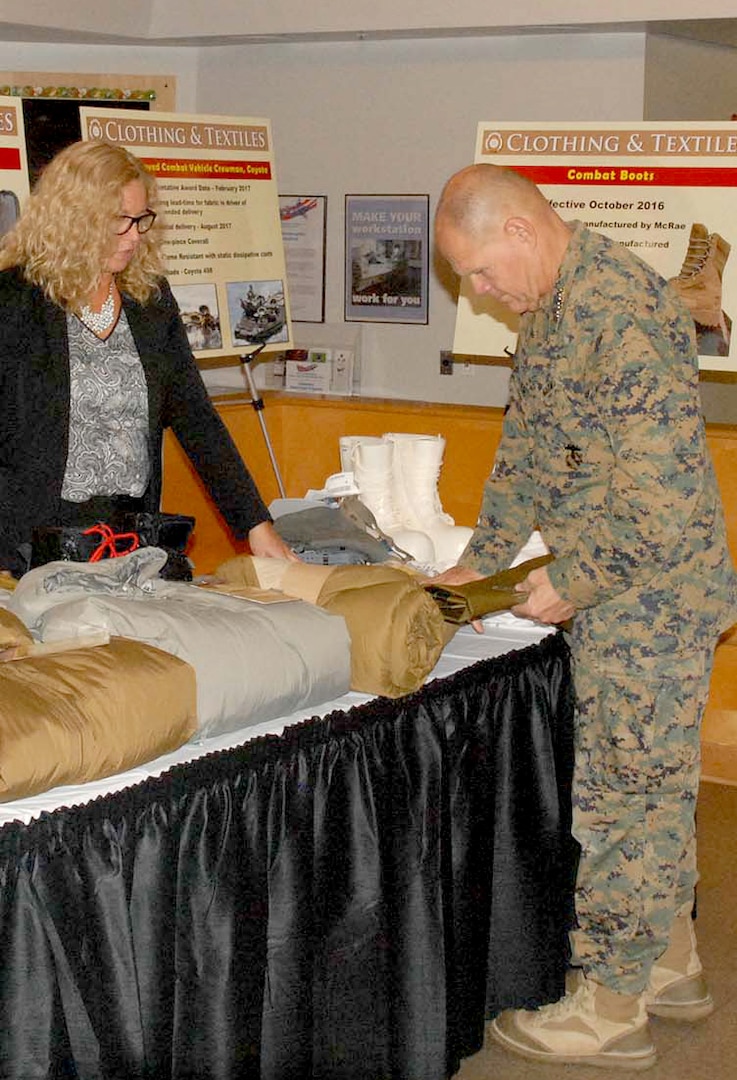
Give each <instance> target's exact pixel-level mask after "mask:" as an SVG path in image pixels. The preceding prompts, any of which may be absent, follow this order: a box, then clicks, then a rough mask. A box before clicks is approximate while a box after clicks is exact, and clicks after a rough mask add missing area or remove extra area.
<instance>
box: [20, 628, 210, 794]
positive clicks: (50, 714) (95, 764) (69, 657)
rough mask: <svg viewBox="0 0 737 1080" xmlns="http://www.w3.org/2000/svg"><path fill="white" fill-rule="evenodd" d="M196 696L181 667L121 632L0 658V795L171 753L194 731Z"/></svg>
mask: <svg viewBox="0 0 737 1080" xmlns="http://www.w3.org/2000/svg"><path fill="white" fill-rule="evenodd" d="M196 701H197V695H196V686H195V673H194V671H193V670H192V668H190V667H189V665H188V664H185V663H184V662H183V661H182V660H179V659H177V658H176V657H175V656H169V654H168V653H165V652H161V650H160V649H155V648H152V647H151V646H150V645H143V644H141V643H140V642H137V641H126V640H124V639H123V638H113V639H112V640H111V641H110V643H109V644H108V645H101V646H99V647H96V648H81V649H74V650H71V651H69V652H63V653H58V654H56V655H54V656H39V657H32V656H29V657H24V658H23V659H22V660H15V661H13V662H12V663H8V664H0V801H2V802H7V801H8V800H10V799H19V798H21V797H24V796H27V795H35V794H37V793H38V792H41V791H47V790H48V789H49V788H52V787H57V786H58V785H59V784H82V783H85V782H86V781H88V780H98V779H101V778H102V777H104V776H112V775H113V774H114V773H117V772H123V771H125V770H126V769H132V768H135V766H136V765H140V764H142V763H143V762H145V761H151V760H152V759H153V758H155V757H158V756H159V755H160V754H165V753H167V752H168V751H169V750H175V749H176V748H177V747H179V746H181V745H182V744H183V743H185V742H187V740H188V739H189V738H190V737H191V736H192V735H193V734H194V733H195V731H196V729H197V712H196V709H197V703H196Z"/></svg>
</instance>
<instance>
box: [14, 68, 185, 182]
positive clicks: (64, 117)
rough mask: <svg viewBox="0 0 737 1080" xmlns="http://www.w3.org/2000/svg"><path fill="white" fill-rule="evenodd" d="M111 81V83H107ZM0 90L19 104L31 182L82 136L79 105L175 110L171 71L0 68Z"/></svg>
mask: <svg viewBox="0 0 737 1080" xmlns="http://www.w3.org/2000/svg"><path fill="white" fill-rule="evenodd" d="M111 82H112V83H114V85H112V86H111V85H110V83H111ZM0 95H9V96H12V97H15V98H17V99H18V100H19V102H21V103H22V109H23V120H24V127H25V139H26V152H27V159H28V175H29V181H30V185H31V187H33V185H34V184H35V182H36V180H37V178H38V175H39V173H40V172H41V169H42V168H43V167H44V165H47V164H48V162H49V161H51V159H52V158H53V157H54V156H55V155H56V154H57V153H58V152H59V151H60V150H63V149H64V147H65V146H68V145H69V143H73V142H76V141H77V140H78V139H80V138H81V137H82V124H81V118H80V114H79V110H80V107H81V106H82V105H88V106H89V105H92V106H94V105H99V106H104V107H106V108H115V109H138V110H142V109H143V110H149V111H152V112H153V111H157V110H158V111H161V110H169V111H173V109H174V106H175V100H176V78H175V76H173V75H109V74H108V75H100V74H91V73H89V72H84V73H82V72H79V73H75V74H71V73H69V72H67V73H65V74H61V73H59V72H41V71H33V72H28V71H3V72H0Z"/></svg>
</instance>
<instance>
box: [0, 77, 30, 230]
mask: <svg viewBox="0 0 737 1080" xmlns="http://www.w3.org/2000/svg"><path fill="white" fill-rule="evenodd" d="M27 197H28V161H27V159H26V138H25V133H24V130H23V104H22V102H21V100H20V99H19V98H11V97H0V237H3V236H4V235H5V233H6V232H8V231H9V230H10V229H12V228H13V226H14V225H15V223H16V221H17V220H18V217H19V215H20V211H21V207H22V205H23V203H24V201H25V200H26V198H27Z"/></svg>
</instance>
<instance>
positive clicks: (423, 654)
mask: <svg viewBox="0 0 737 1080" xmlns="http://www.w3.org/2000/svg"><path fill="white" fill-rule="evenodd" d="M216 574H217V577H218V578H219V579H221V580H223V581H224V582H226V583H230V584H231V585H233V586H236V587H238V586H247V585H258V586H260V587H261V588H266V587H268V588H278V589H279V590H281V591H282V592H284V593H285V594H286V595H288V596H294V597H296V598H298V599H301V600H307V601H309V602H310V603H313V604H317V605H318V607H321V608H324V609H325V610H326V611H329V612H330V613H331V614H333V615H341V616H342V617H343V618H344V620H345V623H346V626H347V627H348V633H349V635H350V639H351V689H352V690H358V691H360V692H362V693H365V694H380V695H383V696H384V697H392V698H396V697H401V696H402V695H403V694H409V693H412V692H413V691H415V690H418V689H419V688H420V687H421V686H422V684H423V683H424V681H425V679H426V678H427V676H428V674H429V673H430V672H431V671H432V669H433V668H434V667H435V664H436V663H437V660H438V658H439V656H440V653H441V652H442V650H443V646H444V645H445V644H446V643H447V642H448V641H449V640H450V639H451V637H452V636H453V634H454V633H455V627H451V626H449V625H448V624H447V623H446V622H445V621H444V619H443V616H442V614H441V612H440V609H439V607H438V605H437V604H436V603H435V601H434V600H433V598H432V597H431V596H430V595H429V593H428V592H426V590H425V588H424V587H423V585H422V582H421V580H420V579H419V578H418V576H417V575H415V574H413V573H412V572H411V571H407V570H406V569H404V568H400V567H397V566H393V565H389V564H387V563H376V564H369V565H352V564H351V565H335V566H319V565H317V564H311V563H294V562H287V561H286V560H285V561H283V562H282V561H281V560H276V559H257V558H253V557H252V556H248V555H239V556H236V557H235V558H233V559H229V560H228V561H227V562H225V563H223V564H222V566H220V567H218V570H217V571H216ZM267 582H268V585H267Z"/></svg>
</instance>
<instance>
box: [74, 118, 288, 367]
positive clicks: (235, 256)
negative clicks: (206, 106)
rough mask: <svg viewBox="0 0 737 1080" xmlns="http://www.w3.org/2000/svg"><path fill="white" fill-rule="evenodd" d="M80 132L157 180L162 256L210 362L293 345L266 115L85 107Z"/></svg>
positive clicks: (196, 345) (194, 340) (193, 337)
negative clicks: (116, 148)
mask: <svg viewBox="0 0 737 1080" xmlns="http://www.w3.org/2000/svg"><path fill="white" fill-rule="evenodd" d="M80 117H81V121H82V137H83V138H86V139H104V140H105V141H107V142H110V143H116V144H120V145H123V146H125V147H126V149H127V150H130V151H131V153H133V154H135V155H136V156H137V157H139V158H141V160H142V161H143V162H144V164H145V165H146V167H147V168H148V169H149V170H150V171H151V172H152V173H153V174H154V176H156V178H157V180H158V188H159V195H160V211H161V221H160V223H159V221H157V223H156V226H155V227H156V228H159V224H161V228H162V229H163V245H162V249H163V254H164V258H165V262H166V272H167V277H168V279H169V283H170V285H171V287H172V291H173V292H174V295H175V296H176V299H177V302H178V304H179V307H180V309H181V312H182V318H183V320H184V324H185V326H186V328H187V335H188V337H189V340H190V344H191V346H192V349H193V350H194V352H195V353H197V354H198V355H201V356H202V357H203V358H207V359H209V358H211V357H217V356H221V355H227V356H231V355H233V353H245V354H247V353H250V352H253V351H254V349H255V348H256V347H258V346H261V345H263V346H264V350H265V351H266V352H269V351H272V350H279V351H281V350H283V349H284V348H286V347H287V346H289V345H291V322H290V312H289V299H288V294H287V281H286V270H285V263H284V248H283V244H282V236H281V224H280V220H279V196H278V192H277V186H276V178H275V175H274V155H273V144H272V138H271V129H270V125H269V122H268V120H261V119H240V118H236V117H229V116H189V117H188V116H184V115H180V114H177V113H160V112H157V113H146V112H143V111H140V112H139V111H137V110H136V111H134V110H130V111H126V112H120V111H118V110H115V109H102V108H100V109H98V108H86V107H83V108H81V109H80Z"/></svg>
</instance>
